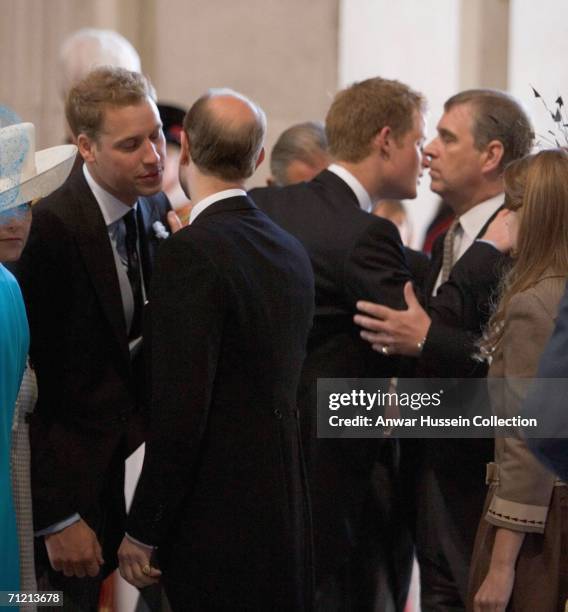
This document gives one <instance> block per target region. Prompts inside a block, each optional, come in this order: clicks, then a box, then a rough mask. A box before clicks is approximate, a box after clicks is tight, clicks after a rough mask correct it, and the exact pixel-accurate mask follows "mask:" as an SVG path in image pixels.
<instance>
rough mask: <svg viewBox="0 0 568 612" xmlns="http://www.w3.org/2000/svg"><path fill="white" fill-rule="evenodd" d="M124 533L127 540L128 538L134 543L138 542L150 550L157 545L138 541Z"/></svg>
mask: <svg viewBox="0 0 568 612" xmlns="http://www.w3.org/2000/svg"><path fill="white" fill-rule="evenodd" d="M124 535H125V537H126V539H127V540H130V541H131V542H133V543H134V544H138V546H143V547H144V548H148V549H149V550H151V551H152V550H155V549H156V548H157V546H152V544H144V542H140V540H137V539H136V538H133V537H132V536H131V535H128V534H127V533H125V534H124Z"/></svg>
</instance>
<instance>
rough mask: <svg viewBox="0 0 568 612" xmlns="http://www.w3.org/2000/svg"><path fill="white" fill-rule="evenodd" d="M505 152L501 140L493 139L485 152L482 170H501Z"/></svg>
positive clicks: (488, 171) (487, 171)
mask: <svg viewBox="0 0 568 612" xmlns="http://www.w3.org/2000/svg"><path fill="white" fill-rule="evenodd" d="M504 154H505V148H504V147H503V143H502V142H501V141H500V140H492V141H491V142H490V143H489V144H488V145H487V146H486V147H485V151H484V152H483V157H484V159H483V165H482V168H481V169H482V171H483V172H486V173H490V172H495V171H496V170H499V166H500V165H501V160H502V159H503V155H504Z"/></svg>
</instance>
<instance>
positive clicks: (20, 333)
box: [0, 204, 31, 591]
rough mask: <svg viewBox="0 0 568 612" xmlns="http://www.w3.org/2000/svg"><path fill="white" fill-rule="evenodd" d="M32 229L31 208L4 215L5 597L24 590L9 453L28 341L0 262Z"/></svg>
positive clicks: (18, 302)
mask: <svg viewBox="0 0 568 612" xmlns="http://www.w3.org/2000/svg"><path fill="white" fill-rule="evenodd" d="M30 223H31V210H29V206H28V205H27V204H24V205H23V206H18V207H16V208H14V209H11V210H9V211H6V212H2V213H0V381H1V384H0V406H1V407H2V410H1V412H0V436H1V437H0V453H1V454H0V490H1V491H3V492H4V493H3V498H4V502H3V503H2V504H0V550H1V553H0V555H1V556H0V590H4V591H8V590H18V589H19V585H20V576H19V566H18V563H17V560H18V559H19V547H18V532H17V529H16V516H15V512H14V503H13V498H12V486H11V473H10V448H11V445H12V422H13V417H14V407H15V404H16V398H17V396H18V391H19V389H20V383H21V381H22V376H23V374H24V369H25V367H26V357H27V354H28V346H29V340H30V338H29V330H28V322H27V319H26V310H25V307H24V302H23V300H22V294H21V293H20V288H19V287H18V283H17V282H16V279H15V278H14V277H13V276H12V274H11V273H10V272H8V270H6V268H5V267H4V266H3V265H2V262H6V261H9V257H8V255H10V253H13V252H14V251H16V250H18V248H19V246H20V244H21V245H22V248H23V244H25V240H26V239H27V234H28V232H29V227H30ZM16 236H21V238H19V239H17V238H15V237H16ZM20 250H21V249H20ZM14 560H16V562H14Z"/></svg>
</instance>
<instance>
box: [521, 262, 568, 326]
mask: <svg viewBox="0 0 568 612" xmlns="http://www.w3.org/2000/svg"><path fill="white" fill-rule="evenodd" d="M567 280H568V277H567V276H565V275H560V274H555V273H553V272H546V273H545V274H543V275H542V276H541V278H540V279H539V280H538V281H537V282H536V283H535V284H534V285H531V286H530V287H529V288H528V289H525V290H524V291H520V292H519V293H517V294H516V295H515V296H514V297H513V298H512V300H511V308H512V309H514V310H517V309H520V310H527V309H528V310H533V309H538V310H539V311H543V314H544V313H546V314H547V315H548V316H549V317H550V318H551V319H554V318H555V317H556V313H557V311H558V305H559V303H560V300H561V298H562V296H563V295H564V292H565V290H566V281H567Z"/></svg>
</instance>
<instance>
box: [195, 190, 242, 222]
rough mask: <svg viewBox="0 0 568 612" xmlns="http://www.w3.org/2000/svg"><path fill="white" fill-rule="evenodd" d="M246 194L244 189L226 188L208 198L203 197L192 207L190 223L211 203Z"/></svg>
mask: <svg viewBox="0 0 568 612" xmlns="http://www.w3.org/2000/svg"><path fill="white" fill-rule="evenodd" d="M246 195H247V192H246V191H245V190H244V189H225V190H224V191H218V192H217V193H212V194H211V195H209V196H207V197H206V198H203V200H199V202H197V204H196V205H195V206H194V207H193V208H192V209H191V213H190V215H189V223H190V225H191V224H192V223H193V222H194V221H195V219H196V218H197V217H198V215H200V214H201V213H202V212H203V211H204V210H205V209H206V208H208V207H209V206H211V204H215V202H220V201H221V200H226V199H228V198H236V197H238V196H246Z"/></svg>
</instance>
